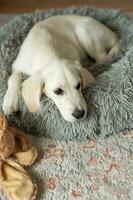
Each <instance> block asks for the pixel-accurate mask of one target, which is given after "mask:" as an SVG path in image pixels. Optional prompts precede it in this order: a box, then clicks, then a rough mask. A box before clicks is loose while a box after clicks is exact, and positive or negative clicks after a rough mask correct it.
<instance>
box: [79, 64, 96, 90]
mask: <svg viewBox="0 0 133 200" xmlns="http://www.w3.org/2000/svg"><path fill="white" fill-rule="evenodd" d="M80 76H81V79H82V83H83V88H86V87H87V86H89V85H90V84H91V83H93V82H94V81H95V78H94V76H93V75H92V74H91V73H90V72H89V71H88V70H87V69H85V68H84V67H81V69H80Z"/></svg>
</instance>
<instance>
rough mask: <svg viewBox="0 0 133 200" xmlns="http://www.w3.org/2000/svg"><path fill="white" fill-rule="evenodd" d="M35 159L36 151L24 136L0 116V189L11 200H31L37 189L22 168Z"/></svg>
mask: <svg viewBox="0 0 133 200" xmlns="http://www.w3.org/2000/svg"><path fill="white" fill-rule="evenodd" d="M36 158H37V151H36V149H35V148H33V147H32V146H31V144H30V143H29V140H28V139H27V137H26V135H25V134H24V133H23V132H22V131H20V130H18V129H17V128H14V127H8V126H7V121H6V118H5V116H4V115H0V187H1V188H2V189H3V190H4V192H5V193H6V194H7V196H8V197H9V199H11V200H33V199H35V197H36V193H37V187H36V184H35V183H34V182H33V181H32V179H31V178H30V176H29V175H28V173H27V172H26V171H25V169H24V168H23V166H24V167H26V166H30V165H31V164H32V163H33V162H34V161H35V159H36Z"/></svg>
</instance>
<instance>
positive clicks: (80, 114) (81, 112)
mask: <svg viewBox="0 0 133 200" xmlns="http://www.w3.org/2000/svg"><path fill="white" fill-rule="evenodd" d="M84 114H85V111H84V110H78V109H76V110H75V111H74V112H73V113H72V116H73V117H75V118H76V119H81V118H83V116H84Z"/></svg>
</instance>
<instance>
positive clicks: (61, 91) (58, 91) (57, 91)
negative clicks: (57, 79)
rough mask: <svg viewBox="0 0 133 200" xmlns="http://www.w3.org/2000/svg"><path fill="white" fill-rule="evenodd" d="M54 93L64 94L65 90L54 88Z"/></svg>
mask: <svg viewBox="0 0 133 200" xmlns="http://www.w3.org/2000/svg"><path fill="white" fill-rule="evenodd" d="M54 93H55V94H57V95H63V90H62V89H61V88H57V89H55V90H54Z"/></svg>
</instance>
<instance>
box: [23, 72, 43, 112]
mask: <svg viewBox="0 0 133 200" xmlns="http://www.w3.org/2000/svg"><path fill="white" fill-rule="evenodd" d="M43 88H44V81H43V79H42V78H41V75H39V74H37V73H36V74H34V75H33V76H31V77H30V78H28V79H27V80H25V81H24V83H23V88H22V96H23V98H24V100H25V103H26V105H27V107H28V109H29V111H30V112H36V111H37V110H38V109H39V107H40V97H41V94H42V93H43V91H44V90H43Z"/></svg>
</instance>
